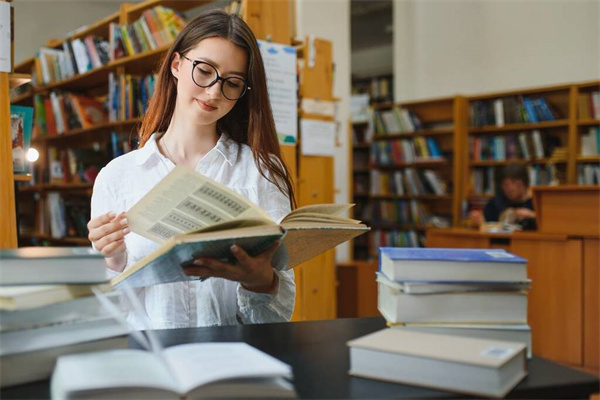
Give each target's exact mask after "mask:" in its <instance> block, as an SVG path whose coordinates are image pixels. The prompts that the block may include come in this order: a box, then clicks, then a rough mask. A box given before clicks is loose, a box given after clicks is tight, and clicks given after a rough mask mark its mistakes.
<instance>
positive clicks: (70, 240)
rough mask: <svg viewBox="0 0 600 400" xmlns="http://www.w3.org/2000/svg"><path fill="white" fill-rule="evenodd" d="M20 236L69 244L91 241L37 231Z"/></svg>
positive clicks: (24, 238)
mask: <svg viewBox="0 0 600 400" xmlns="http://www.w3.org/2000/svg"><path fill="white" fill-rule="evenodd" d="M20 238H21V239H23V240H43V241H48V242H52V243H54V244H58V245H61V244H62V245H71V246H91V242H90V241H89V239H88V238H84V237H63V238H54V237H52V236H50V235H43V234H38V233H29V234H27V233H24V234H21V235H20Z"/></svg>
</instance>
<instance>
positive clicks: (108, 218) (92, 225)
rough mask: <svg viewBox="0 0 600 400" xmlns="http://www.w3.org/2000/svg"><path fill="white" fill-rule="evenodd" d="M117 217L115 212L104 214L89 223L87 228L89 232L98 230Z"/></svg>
mask: <svg viewBox="0 0 600 400" xmlns="http://www.w3.org/2000/svg"><path fill="white" fill-rule="evenodd" d="M115 216H116V214H115V213H114V212H112V211H110V212H107V213H106V214H102V215H100V216H99V217H96V218H92V219H91V220H90V221H89V222H88V225H87V227H88V229H89V230H92V229H94V228H98V227H99V226H102V225H104V224H106V223H109V222H110V221H111V220H112V219H113V218H115Z"/></svg>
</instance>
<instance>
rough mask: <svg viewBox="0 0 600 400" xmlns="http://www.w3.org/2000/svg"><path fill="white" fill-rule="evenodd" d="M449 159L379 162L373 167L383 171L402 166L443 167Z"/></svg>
mask: <svg viewBox="0 0 600 400" xmlns="http://www.w3.org/2000/svg"><path fill="white" fill-rule="evenodd" d="M448 163H449V161H448V160H418V161H415V162H414V163H398V164H394V165H378V164H374V165H373V166H372V168H374V169H380V170H382V171H393V170H396V169H402V168H411V167H414V168H418V167H428V168H430V167H441V166H444V165H448Z"/></svg>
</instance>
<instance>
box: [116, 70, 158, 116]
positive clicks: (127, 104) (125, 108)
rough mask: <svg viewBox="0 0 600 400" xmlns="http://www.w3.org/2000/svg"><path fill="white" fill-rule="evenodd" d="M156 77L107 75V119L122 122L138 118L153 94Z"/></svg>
mask: <svg viewBox="0 0 600 400" xmlns="http://www.w3.org/2000/svg"><path fill="white" fill-rule="evenodd" d="M156 79H157V75H156V74H153V75H143V76H136V75H130V74H114V73H112V72H111V73H110V74H109V75H108V99H107V109H108V119H109V120H110V121H122V120H128V119H133V118H139V117H141V116H143V115H144V113H145V112H146V109H147V108H148V102H149V101H150V99H151V98H152V95H153V94H154V87H155V85H156Z"/></svg>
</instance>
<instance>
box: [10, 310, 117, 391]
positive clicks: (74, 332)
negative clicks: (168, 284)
mask: <svg viewBox="0 0 600 400" xmlns="http://www.w3.org/2000/svg"><path fill="white" fill-rule="evenodd" d="M83 318H84V319H82V320H73V321H69V322H67V323H57V324H53V325H47V326H41V327H37V328H30V329H22V330H11V331H8V332H2V333H1V335H0V342H1V343H2V345H1V346H0V370H1V371H2V373H1V374H0V387H6V386H12V385H18V384H22V383H27V382H33V381H38V380H42V379H47V378H48V377H49V376H50V374H51V372H52V369H53V368H54V365H55V362H56V359H57V357H58V356H60V355H63V354H73V353H81V352H86V351H99V350H106V349H114V348H126V347H127V346H128V344H129V341H128V338H127V336H126V335H127V334H128V333H129V328H128V327H126V326H124V325H123V324H122V323H120V322H118V321H117V320H116V319H115V318H113V317H112V316H111V317H107V316H106V315H104V316H95V317H93V316H83Z"/></svg>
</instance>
